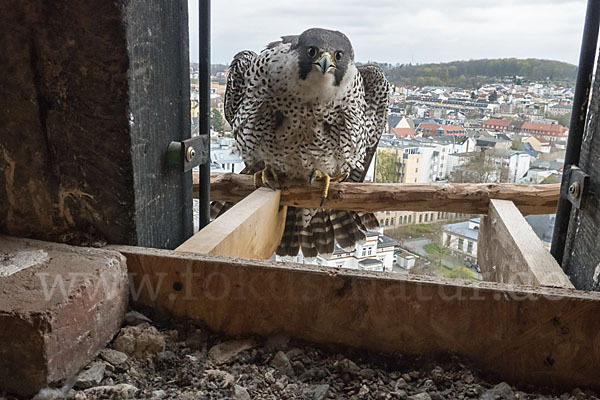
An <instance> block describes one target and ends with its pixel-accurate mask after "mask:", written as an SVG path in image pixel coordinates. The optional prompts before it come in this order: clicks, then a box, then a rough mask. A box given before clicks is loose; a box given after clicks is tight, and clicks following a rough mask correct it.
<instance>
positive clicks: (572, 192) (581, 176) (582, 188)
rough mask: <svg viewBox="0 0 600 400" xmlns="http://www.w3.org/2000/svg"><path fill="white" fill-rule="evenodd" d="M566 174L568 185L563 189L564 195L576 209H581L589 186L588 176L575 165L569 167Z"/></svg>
mask: <svg viewBox="0 0 600 400" xmlns="http://www.w3.org/2000/svg"><path fill="white" fill-rule="evenodd" d="M567 173H568V174H569V176H568V178H569V180H568V182H569V183H568V185H567V186H566V187H565V188H563V191H564V192H565V193H564V195H566V197H567V199H568V200H569V201H570V202H571V203H572V204H573V205H574V206H575V207H576V208H582V205H583V201H584V200H585V195H586V193H587V189H588V187H589V186H590V176H589V175H588V174H586V173H585V172H583V171H582V170H581V168H579V167H577V166H576V165H571V166H570V167H569V169H568V172H567Z"/></svg>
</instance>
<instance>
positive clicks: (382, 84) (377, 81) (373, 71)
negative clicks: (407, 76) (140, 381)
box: [348, 64, 390, 182]
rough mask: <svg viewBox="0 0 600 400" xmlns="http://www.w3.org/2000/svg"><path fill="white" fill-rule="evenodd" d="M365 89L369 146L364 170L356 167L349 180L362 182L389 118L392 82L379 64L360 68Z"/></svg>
mask: <svg viewBox="0 0 600 400" xmlns="http://www.w3.org/2000/svg"><path fill="white" fill-rule="evenodd" d="M358 71H359V72H360V75H361V77H362V81H363V87H364V91H365V102H366V104H367V109H366V110H365V120H366V121H365V125H366V129H367V146H366V151H365V157H364V159H363V162H362V166H363V168H362V170H360V169H355V170H353V171H352V173H351V174H350V176H349V178H348V180H349V181H351V182H362V181H364V180H365V175H366V174H367V170H368V169H369V165H371V161H372V160H373V155H374V154H375V151H376V150H377V145H378V143H379V139H380V138H381V134H382V133H383V131H384V129H385V121H386V118H387V110H388V102H389V91H390V84H389V82H388V81H387V79H386V78H385V75H384V74H383V70H382V69H381V68H380V67H379V66H378V65H371V64H369V65H363V66H361V67H359V68H358Z"/></svg>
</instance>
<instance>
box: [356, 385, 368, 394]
mask: <svg viewBox="0 0 600 400" xmlns="http://www.w3.org/2000/svg"><path fill="white" fill-rule="evenodd" d="M367 394H369V388H368V387H367V385H362V386H361V387H360V390H359V391H358V396H359V397H365V396H366V395H367Z"/></svg>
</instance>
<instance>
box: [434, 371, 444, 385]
mask: <svg viewBox="0 0 600 400" xmlns="http://www.w3.org/2000/svg"><path fill="white" fill-rule="evenodd" d="M431 378H432V379H433V380H434V381H435V382H437V383H439V382H442V381H443V380H444V370H443V369H442V367H435V368H434V369H432V370H431Z"/></svg>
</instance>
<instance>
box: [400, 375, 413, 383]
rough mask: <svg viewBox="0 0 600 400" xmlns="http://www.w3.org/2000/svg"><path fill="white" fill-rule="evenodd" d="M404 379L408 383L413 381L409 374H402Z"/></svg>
mask: <svg viewBox="0 0 600 400" xmlns="http://www.w3.org/2000/svg"><path fill="white" fill-rule="evenodd" d="M402 379H404V380H405V381H406V382H411V381H412V378H411V377H410V375H409V374H402Z"/></svg>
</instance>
